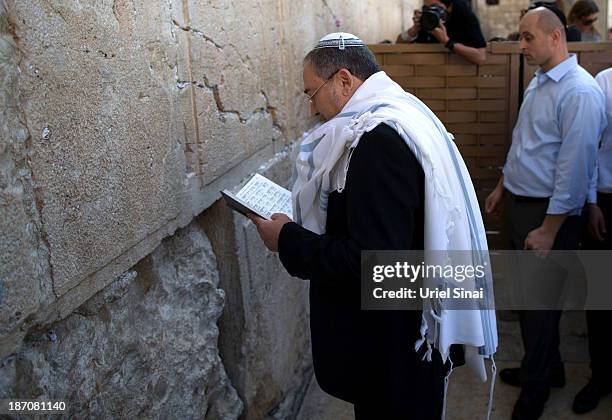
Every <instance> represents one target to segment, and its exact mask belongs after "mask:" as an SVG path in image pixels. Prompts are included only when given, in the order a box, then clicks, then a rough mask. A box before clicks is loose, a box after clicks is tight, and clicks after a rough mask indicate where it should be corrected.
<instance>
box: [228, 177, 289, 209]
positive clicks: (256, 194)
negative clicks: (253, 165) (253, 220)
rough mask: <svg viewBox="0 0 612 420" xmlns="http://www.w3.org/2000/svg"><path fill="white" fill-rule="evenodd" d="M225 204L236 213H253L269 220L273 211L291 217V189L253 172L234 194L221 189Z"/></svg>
mask: <svg viewBox="0 0 612 420" xmlns="http://www.w3.org/2000/svg"><path fill="white" fill-rule="evenodd" d="M221 195H223V198H225V202H226V203H227V205H228V206H229V207H230V208H232V209H233V210H236V211H237V212H238V213H241V214H243V215H245V216H246V215H247V214H248V213H253V214H255V215H257V216H259V217H262V218H264V219H268V220H270V217H271V216H272V215H273V214H274V213H285V214H286V215H287V216H289V217H290V218H291V219H293V211H292V205H291V191H289V190H287V189H285V188H283V187H281V186H280V185H278V184H276V183H275V182H273V181H270V180H269V179H268V178H266V177H265V176H262V175H259V174H255V175H254V176H253V177H252V178H251V179H250V180H249V181H248V182H247V183H246V184H245V185H244V187H242V188H241V189H240V191H238V192H237V193H236V194H234V193H232V192H231V191H228V190H223V191H221Z"/></svg>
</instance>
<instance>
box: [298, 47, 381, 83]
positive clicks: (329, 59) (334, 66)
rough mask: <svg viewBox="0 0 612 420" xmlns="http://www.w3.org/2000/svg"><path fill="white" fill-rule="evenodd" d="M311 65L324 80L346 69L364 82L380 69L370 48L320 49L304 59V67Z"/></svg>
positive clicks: (311, 52)
mask: <svg viewBox="0 0 612 420" xmlns="http://www.w3.org/2000/svg"><path fill="white" fill-rule="evenodd" d="M306 64H309V65H310V66H311V67H312V69H313V71H314V72H315V74H316V75H317V76H319V77H320V78H322V79H325V80H327V79H329V78H330V77H332V76H333V75H334V73H336V72H337V71H338V70H340V69H342V68H345V69H347V70H348V71H350V72H351V74H352V75H353V76H355V77H357V78H358V79H359V80H361V81H362V82H363V81H365V80H366V79H367V78H368V77H370V76H371V75H373V74H374V73H376V72H379V71H380V67H379V66H378V63H377V62H376V58H375V57H374V54H372V51H370V50H369V49H368V47H347V48H345V49H343V50H340V49H338V48H318V49H314V50H312V51H310V52H309V53H308V54H307V55H306V57H304V65H306Z"/></svg>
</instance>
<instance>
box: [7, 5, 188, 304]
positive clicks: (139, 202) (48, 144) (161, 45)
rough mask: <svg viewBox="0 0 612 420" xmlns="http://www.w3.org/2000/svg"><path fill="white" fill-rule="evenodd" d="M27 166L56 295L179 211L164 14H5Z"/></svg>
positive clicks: (26, 10) (44, 8)
mask: <svg viewBox="0 0 612 420" xmlns="http://www.w3.org/2000/svg"><path fill="white" fill-rule="evenodd" d="M9 9H10V10H11V13H12V14H13V16H14V18H15V22H16V32H17V36H18V38H19V49H20V51H21V53H22V60H21V78H20V100H21V104H22V106H23V109H24V113H25V116H26V118H25V122H26V128H27V131H28V133H29V136H31V147H30V150H29V158H30V160H31V166H32V172H33V175H34V177H35V179H36V180H37V185H36V187H37V188H38V189H39V191H40V205H39V208H40V212H41V218H42V223H43V225H44V231H45V234H46V237H47V238H48V243H49V248H50V252H51V257H50V264H51V272H52V277H53V281H54V290H55V292H56V294H57V295H58V296H61V295H63V294H64V293H66V292H67V291H69V290H70V289H71V288H73V287H74V286H75V285H77V284H78V282H79V281H81V280H82V279H83V278H84V277H86V276H88V275H90V274H92V273H94V272H95V271H97V270H99V269H100V268H102V267H104V266H105V265H106V264H108V263H109V262H110V261H112V260H113V259H115V258H116V257H118V256H119V255H121V254H122V253H124V252H126V251H128V250H129V249H130V248H131V247H133V246H135V245H136V244H138V243H139V242H140V241H142V240H143V239H144V238H146V237H147V236H148V235H149V234H151V233H152V232H154V231H156V230H157V229H159V228H160V226H163V225H166V224H168V223H169V221H172V220H174V219H176V218H178V217H179V214H180V212H181V208H182V206H183V180H184V173H185V163H184V153H183V149H182V146H181V144H180V141H179V139H177V136H176V132H177V129H176V121H177V116H176V115H177V108H176V107H177V104H176V99H175V91H176V87H175V81H174V77H173V73H172V68H173V66H174V63H175V62H176V54H177V41H176V39H175V38H174V37H173V36H172V31H171V22H170V13H171V12H170V10H169V7H168V5H167V3H165V2H155V3H151V2H148V1H144V0H140V1H127V0H116V1H112V0H104V1H98V0H96V1H94V0H91V1H81V2H76V3H75V2H64V1H51V2H48V1H27V2H21V1H15V2H10V7H9Z"/></svg>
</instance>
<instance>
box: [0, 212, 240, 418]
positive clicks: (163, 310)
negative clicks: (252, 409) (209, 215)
mask: <svg viewBox="0 0 612 420" xmlns="http://www.w3.org/2000/svg"><path fill="white" fill-rule="evenodd" d="M223 304H224V293H223V291H222V290H221V289H219V288H218V274H217V264H216V260H215V257H214V254H213V252H212V249H211V246H210V243H209V241H208V239H207V238H206V236H205V235H204V234H203V232H202V230H201V229H200V228H199V227H198V226H197V225H196V224H194V225H190V226H189V227H187V228H185V229H182V230H180V231H178V232H177V233H176V235H174V236H173V237H172V238H169V239H166V240H165V241H164V242H163V243H162V245H161V246H160V247H159V248H158V249H157V250H155V252H153V254H151V255H150V256H149V257H147V258H146V259H145V260H143V261H141V262H140V263H139V264H137V265H136V266H135V267H134V269H133V271H129V272H127V273H126V274H125V275H123V276H121V277H119V278H118V279H117V280H115V281H114V282H113V283H111V285H109V286H108V287H107V288H106V289H105V290H104V291H103V292H101V293H99V294H97V295H95V296H94V297H93V298H92V299H90V300H89V301H87V302H86V304H85V305H83V306H81V307H80V308H78V309H77V310H76V311H75V312H74V314H72V315H70V316H69V317H67V318H66V319H65V320H64V321H61V322H59V323H57V324H56V325H54V326H53V327H52V329H51V330H45V331H36V332H31V333H30V334H29V335H28V337H27V339H26V342H25V344H24V348H23V350H22V351H21V352H20V353H19V354H18V356H17V358H16V360H12V361H9V362H7V363H5V364H6V366H5V367H0V377H4V376H5V372H7V373H8V375H6V376H7V377H10V376H13V378H14V381H13V382H12V383H11V384H7V383H5V382H3V381H0V385H1V386H2V387H1V388H0V398H2V397H7V396H11V395H12V396H19V397H21V398H38V397H41V398H48V399H62V400H65V401H67V403H68V406H69V410H70V414H71V417H74V418H87V417H94V418H210V419H231V418H237V417H238V416H239V415H240V412H241V410H242V402H241V401H240V399H239V398H238V396H237V394H236V391H235V390H234V388H233V387H232V385H231V384H230V382H229V380H228V378H227V376H226V374H225V370H224V368H223V364H222V362H221V359H220V357H219V354H218V350H217V339H218V328H217V325H216V322H217V319H218V318H219V316H220V314H221V312H222V310H223ZM11 373H12V375H11ZM7 385H8V386H7Z"/></svg>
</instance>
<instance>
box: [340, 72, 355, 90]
mask: <svg viewBox="0 0 612 420" xmlns="http://www.w3.org/2000/svg"><path fill="white" fill-rule="evenodd" d="M336 77H337V78H338V80H339V81H340V87H341V89H342V93H343V94H345V95H348V94H349V93H352V90H353V87H354V86H355V80H354V78H353V75H352V74H351V72H350V71H348V70H347V69H345V68H343V69H340V70H339V71H338V73H337V74H336Z"/></svg>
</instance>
